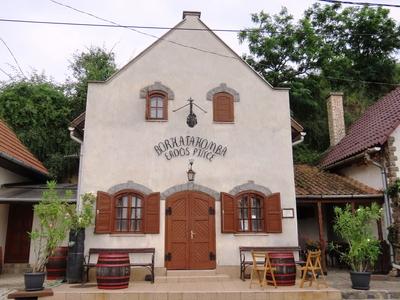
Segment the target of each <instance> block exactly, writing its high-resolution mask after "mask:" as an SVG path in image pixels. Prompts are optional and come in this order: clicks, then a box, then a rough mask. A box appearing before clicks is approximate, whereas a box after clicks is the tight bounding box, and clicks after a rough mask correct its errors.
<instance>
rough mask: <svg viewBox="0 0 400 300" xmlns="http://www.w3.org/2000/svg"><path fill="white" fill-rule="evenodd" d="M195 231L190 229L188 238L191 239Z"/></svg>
mask: <svg viewBox="0 0 400 300" xmlns="http://www.w3.org/2000/svg"><path fill="white" fill-rule="evenodd" d="M194 235H195V233H194V232H193V230H190V239H192V240H193V238H194Z"/></svg>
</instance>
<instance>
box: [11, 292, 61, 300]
mask: <svg viewBox="0 0 400 300" xmlns="http://www.w3.org/2000/svg"><path fill="white" fill-rule="evenodd" d="M53 295H54V293H53V290H52V289H44V290H41V291H32V292H27V291H24V290H20V291H16V292H14V293H11V294H8V296H7V298H8V299H18V300H37V298H39V297H48V296H53Z"/></svg>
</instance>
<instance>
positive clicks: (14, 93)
mask: <svg viewBox="0 0 400 300" xmlns="http://www.w3.org/2000/svg"><path fill="white" fill-rule="evenodd" d="M0 118H2V119H4V120H5V121H6V122H7V124H8V125H9V126H10V127H11V128H12V129H13V130H14V131H15V132H16V134H17V136H18V137H19V138H20V140H21V141H22V143H23V144H24V145H26V146H27V147H28V148H29V150H30V151H31V152H32V153H33V154H34V155H35V156H36V157H37V158H38V159H39V160H40V161H42V162H43V163H44V165H45V166H46V167H47V168H48V169H49V171H50V174H51V175H52V176H53V177H54V178H60V177H63V176H65V175H66V174H68V173H69V172H72V170H74V169H75V168H76V162H73V161H71V159H68V158H66V157H65V156H66V155H69V154H72V153H76V151H77V147H76V145H75V144H73V142H72V141H71V139H70V138H69V134H68V123H69V120H70V119H71V106H70V102H69V99H68V98H67V97H66V96H65V94H64V89H63V87H61V86H59V85H57V84H55V83H53V82H51V81H50V80H48V79H47V78H46V77H45V76H44V75H38V74H34V75H32V76H31V77H30V78H28V79H19V80H17V81H13V82H9V83H7V84H5V85H3V86H2V87H0Z"/></svg>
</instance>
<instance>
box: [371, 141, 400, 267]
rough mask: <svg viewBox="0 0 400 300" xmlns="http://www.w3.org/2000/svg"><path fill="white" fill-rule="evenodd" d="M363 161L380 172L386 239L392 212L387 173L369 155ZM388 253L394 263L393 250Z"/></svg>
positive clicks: (390, 249)
mask: <svg viewBox="0 0 400 300" xmlns="http://www.w3.org/2000/svg"><path fill="white" fill-rule="evenodd" d="M375 148H379V150H378V151H380V150H381V148H380V147H375ZM365 161H367V162H370V163H371V164H373V165H374V166H375V167H378V168H379V169H380V170H381V176H382V185H383V199H384V203H385V221H386V224H385V233H386V238H387V236H388V227H389V226H390V225H391V224H392V212H391V210H390V203H389V200H390V199H389V197H388V194H387V187H388V182H387V173H386V168H385V166H384V165H382V164H380V163H378V162H377V161H375V160H373V159H372V158H371V156H370V154H369V153H365ZM389 251H390V260H391V263H392V264H393V263H394V253H393V248H392V247H389Z"/></svg>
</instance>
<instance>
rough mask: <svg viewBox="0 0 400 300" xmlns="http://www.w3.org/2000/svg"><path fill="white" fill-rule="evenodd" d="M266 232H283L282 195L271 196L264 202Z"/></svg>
mask: <svg viewBox="0 0 400 300" xmlns="http://www.w3.org/2000/svg"><path fill="white" fill-rule="evenodd" d="M264 215H265V232H269V233H281V232H282V211H281V194H280V193H275V194H272V195H269V196H268V197H266V198H265V200H264Z"/></svg>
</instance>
